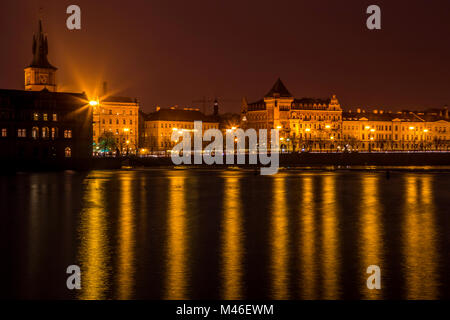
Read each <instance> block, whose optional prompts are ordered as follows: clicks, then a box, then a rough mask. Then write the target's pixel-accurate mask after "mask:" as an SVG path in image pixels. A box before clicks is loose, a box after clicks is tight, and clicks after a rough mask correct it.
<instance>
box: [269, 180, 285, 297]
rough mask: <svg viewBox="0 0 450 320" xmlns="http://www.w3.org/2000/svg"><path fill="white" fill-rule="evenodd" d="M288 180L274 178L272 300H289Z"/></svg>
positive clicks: (271, 239) (271, 238) (271, 237)
mask: <svg viewBox="0 0 450 320" xmlns="http://www.w3.org/2000/svg"><path fill="white" fill-rule="evenodd" d="M285 183H286V178H285V177H284V176H281V175H277V176H275V177H274V184H273V210H272V214H271V228H272V229H271V236H270V241H271V244H272V252H271V256H272V268H271V272H272V277H271V278H272V298H273V299H274V300H282V299H289V287H288V262H289V254H288V252H289V251H288V241H289V238H288V235H289V234H288V217H287V210H286V186H285Z"/></svg>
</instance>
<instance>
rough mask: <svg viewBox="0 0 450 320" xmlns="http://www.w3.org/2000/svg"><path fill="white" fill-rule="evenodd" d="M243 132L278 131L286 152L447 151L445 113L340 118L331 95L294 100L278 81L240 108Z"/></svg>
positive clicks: (359, 113)
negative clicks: (254, 100)
mask: <svg viewBox="0 0 450 320" xmlns="http://www.w3.org/2000/svg"><path fill="white" fill-rule="evenodd" d="M241 127H242V128H253V129H255V130H258V129H268V130H270V129H277V128H278V129H279V130H280V147H281V149H282V150H286V151H299V150H302V151H319V152H320V151H325V152H326V151H343V150H352V151H356V150H358V151H395V150H402V151H419V150H448V149H449V148H450V122H449V115H448V110H447V109H446V108H444V109H434V110H426V111H415V112H412V111H404V112H392V111H387V112H386V111H382V110H374V111H373V112H365V111H364V110H362V111H361V109H358V110H357V112H351V111H348V112H343V111H342V109H341V105H340V103H339V101H338V99H337V98H336V96H335V95H332V97H331V98H326V99H314V98H301V99H295V98H293V97H292V95H291V94H290V92H289V91H288V89H287V88H286V87H285V86H284V84H283V83H282V82H281V80H280V79H278V80H277V81H276V83H275V84H274V86H273V87H272V89H271V90H270V91H269V92H268V93H267V94H266V95H265V96H264V98H263V99H261V100H258V101H256V102H253V103H247V100H246V99H245V98H244V99H243V101H242V105H241Z"/></svg>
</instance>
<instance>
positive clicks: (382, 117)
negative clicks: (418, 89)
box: [342, 112, 448, 122]
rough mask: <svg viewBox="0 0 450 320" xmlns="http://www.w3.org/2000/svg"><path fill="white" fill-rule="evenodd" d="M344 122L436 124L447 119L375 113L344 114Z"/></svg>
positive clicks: (405, 113) (400, 113)
mask: <svg viewBox="0 0 450 320" xmlns="http://www.w3.org/2000/svg"><path fill="white" fill-rule="evenodd" d="M342 119H343V120H361V119H367V120H369V121H392V120H394V119H398V120H400V121H409V122H425V121H427V122H434V121H439V120H446V121H448V119H445V117H443V116H439V115H435V114H426V115H417V114H416V113H414V112H383V113H379V112H378V113H374V112H360V113H357V112H343V113H342Z"/></svg>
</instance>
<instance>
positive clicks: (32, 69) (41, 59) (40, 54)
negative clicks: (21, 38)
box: [24, 20, 57, 92]
mask: <svg viewBox="0 0 450 320" xmlns="http://www.w3.org/2000/svg"><path fill="white" fill-rule="evenodd" d="M47 54H48V43H47V36H46V35H45V34H44V33H43V31H42V21H41V20H39V30H38V32H37V33H35V34H34V36H33V61H32V62H31V64H30V65H29V66H28V67H26V68H25V69H24V70H25V90H31V91H41V90H44V89H47V90H48V91H52V92H55V91H56V70H57V68H55V67H54V66H52V65H51V64H50V63H49V62H48V60H47Z"/></svg>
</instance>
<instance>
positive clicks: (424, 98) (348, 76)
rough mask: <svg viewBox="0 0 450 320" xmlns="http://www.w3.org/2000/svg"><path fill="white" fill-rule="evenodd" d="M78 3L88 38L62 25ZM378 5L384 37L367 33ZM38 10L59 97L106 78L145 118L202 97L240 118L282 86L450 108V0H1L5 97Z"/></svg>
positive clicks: (376, 102) (25, 56)
mask: <svg viewBox="0 0 450 320" xmlns="http://www.w3.org/2000/svg"><path fill="white" fill-rule="evenodd" d="M70 4H77V5H79V6H80V7H81V10H82V30H81V31H69V30H67V29H66V27H65V20H66V17H67V14H66V13H65V11H66V7H67V6H68V5H70ZM370 4H378V5H379V6H380V7H381V9H382V30H381V31H369V30H367V28H366V18H367V15H366V14H365V11H366V8H367V6H368V5H370ZM40 6H43V7H44V10H43V16H44V28H45V32H46V33H47V34H48V37H49V50H50V53H49V61H50V62H51V63H52V64H53V65H55V66H57V67H58V68H59V70H58V79H59V84H60V89H61V90H70V91H83V90H85V91H86V92H88V93H90V94H93V93H94V91H95V87H96V86H101V83H102V81H104V80H106V81H108V86H109V88H110V89H112V90H115V91H117V93H118V94H122V95H131V96H136V97H138V98H139V99H140V100H141V101H142V105H143V109H144V110H146V111H150V110H152V109H153V108H154V106H155V105H160V106H168V105H175V104H179V105H191V104H192V100H196V99H201V98H202V97H203V96H207V97H214V96H219V97H222V98H223V99H226V100H228V102H227V103H226V104H225V108H226V109H227V110H229V111H238V109H239V104H240V103H239V101H240V99H241V98H242V97H243V96H246V97H247V98H248V99H249V100H256V99H259V98H260V97H261V96H262V95H264V94H265V93H266V92H267V91H268V90H269V89H270V87H271V86H272V84H273V83H274V82H275V80H276V78H277V77H281V78H282V80H283V81H284V83H285V84H286V86H287V87H288V89H289V90H290V91H291V93H292V94H294V95H295V96H296V97H304V96H310V97H327V96H329V95H331V94H332V93H336V94H337V96H338V98H339V99H340V101H341V103H342V104H343V106H344V107H346V108H354V107H356V106H363V107H364V106H376V107H378V108H380V107H382V108H393V109H401V108H411V109H418V108H425V107H442V106H443V105H446V104H449V103H450V37H449V36H450V1H448V0H423V1H419V0H417V1H414V0H410V1H406V0H389V1H378V0H377V1H357V0H345V1H344V0H341V1H337V0H329V1H325V0H316V1H303V0H292V1H285V0H277V1H275V0H273V1H265V0H260V1H255V0H189V1H188V0H183V1H179V0H170V1H168V0H160V1H156V0H155V1H153V0H127V1H125V0H107V1H106V0H96V1H93V0H88V1H87V0H71V1H63V0H53V1H51V0H41V1H39V0H29V1H27V0H14V1H1V3H0V27H1V28H0V41H1V44H2V45H1V48H2V49H1V50H0V88H22V87H23V67H24V66H25V65H27V64H29V63H30V62H31V58H32V56H31V39H32V34H33V32H34V31H35V30H36V29H37V20H38V17H39V7H40ZM233 101H236V102H233Z"/></svg>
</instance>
